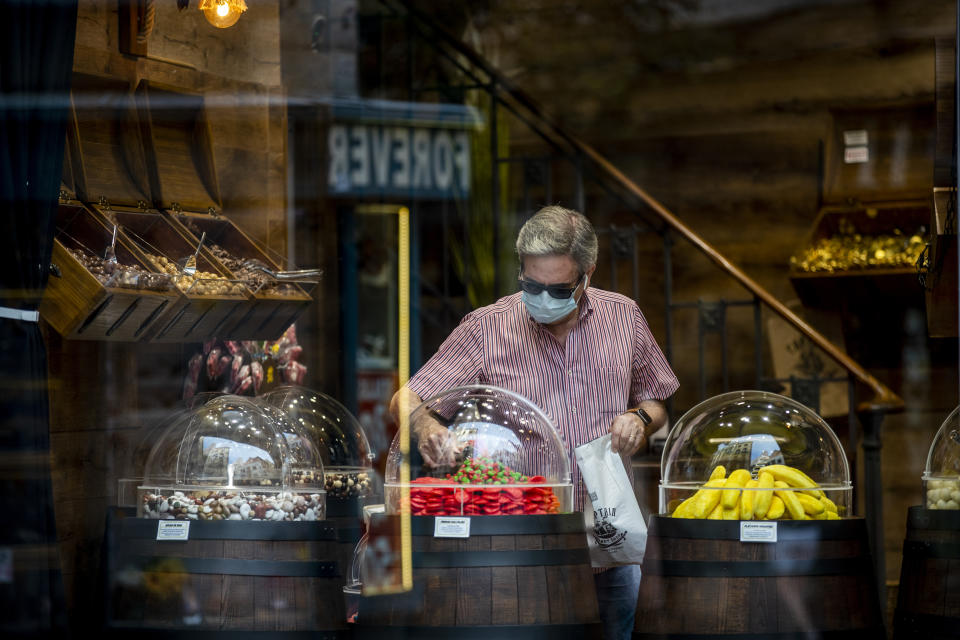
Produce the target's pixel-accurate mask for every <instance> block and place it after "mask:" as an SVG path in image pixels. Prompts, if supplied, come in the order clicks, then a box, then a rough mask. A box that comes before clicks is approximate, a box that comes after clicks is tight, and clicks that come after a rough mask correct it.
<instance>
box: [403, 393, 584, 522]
mask: <svg viewBox="0 0 960 640" xmlns="http://www.w3.org/2000/svg"><path fill="white" fill-rule="evenodd" d="M410 428H411V438H410V456H409V457H406V456H404V454H403V453H402V452H401V450H400V437H399V434H398V435H397V436H396V437H395V438H394V439H393V443H392V444H391V445H390V450H389V452H388V455H387V466H386V481H385V483H384V489H385V491H384V502H385V504H386V510H387V513H397V512H398V511H400V510H401V507H402V505H403V502H404V495H406V492H407V491H408V490H409V496H410V507H411V513H412V514H413V515H415V516H423V515H425V516H436V515H529V514H536V515H540V514H544V515H545V514H554V513H561V512H569V511H570V510H571V508H572V499H573V497H572V496H573V491H572V484H571V482H570V462H569V459H568V458H567V455H566V449H565V448H564V446H563V443H562V442H561V440H560V435H559V434H558V433H557V430H556V429H555V428H554V426H553V423H552V422H551V421H550V419H549V418H548V417H547V416H546V414H544V412H543V411H541V410H540V409H539V408H538V407H537V406H536V405H534V404H533V403H531V402H530V401H529V400H527V399H525V398H523V397H522V396H520V395H517V394H516V393H513V392H511V391H507V390H506V389H501V388H498V387H493V386H476V385H472V386H465V387H456V388H453V389H450V390H448V391H445V392H443V393H440V394H438V395H436V396H433V397H432V398H428V399H427V400H426V401H424V402H423V403H421V404H420V405H419V406H418V407H416V408H415V409H414V410H413V412H412V413H411V414H410ZM405 460H406V461H408V462H409V463H410V477H411V481H410V482H409V483H406V482H403V480H402V479H401V473H402V470H403V464H404V461H405Z"/></svg>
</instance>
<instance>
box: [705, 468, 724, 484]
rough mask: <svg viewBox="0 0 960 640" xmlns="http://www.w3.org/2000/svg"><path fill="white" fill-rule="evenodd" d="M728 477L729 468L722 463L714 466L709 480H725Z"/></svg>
mask: <svg viewBox="0 0 960 640" xmlns="http://www.w3.org/2000/svg"><path fill="white" fill-rule="evenodd" d="M726 477H727V469H726V468H725V467H724V466H723V465H722V464H718V465H717V466H715V467H714V468H713V471H712V472H711V473H710V478H708V480H707V481H708V482H709V481H710V480H723V479H724V478H726Z"/></svg>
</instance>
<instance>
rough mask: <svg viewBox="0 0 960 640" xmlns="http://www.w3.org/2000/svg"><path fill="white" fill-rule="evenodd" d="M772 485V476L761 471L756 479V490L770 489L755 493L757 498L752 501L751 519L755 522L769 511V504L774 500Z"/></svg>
mask: <svg viewBox="0 0 960 640" xmlns="http://www.w3.org/2000/svg"><path fill="white" fill-rule="evenodd" d="M773 483H774V478H773V474H772V473H767V472H766V471H762V470H761V471H760V476H759V477H758V478H757V488H759V489H770V491H757V497H756V498H754V500H753V517H754V518H756V519H757V520H759V519H761V518H763V517H764V516H766V515H767V511H768V510H769V509H770V502H771V500H772V499H773V498H774V495H773V491H772V489H773Z"/></svg>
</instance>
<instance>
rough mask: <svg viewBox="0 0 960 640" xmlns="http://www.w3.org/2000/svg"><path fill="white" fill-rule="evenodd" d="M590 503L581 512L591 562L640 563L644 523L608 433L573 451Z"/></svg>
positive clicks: (610, 564)
mask: <svg viewBox="0 0 960 640" xmlns="http://www.w3.org/2000/svg"><path fill="white" fill-rule="evenodd" d="M574 453H575V455H576V457H577V465H578V466H579V467H580V475H581V476H582V477H583V483H584V484H585V485H586V487H587V495H588V496H589V498H590V505H587V507H588V508H587V509H585V511H584V522H585V524H586V528H587V542H588V543H589V547H590V564H591V565H592V566H594V567H616V566H619V565H624V564H640V563H641V562H642V561H643V552H644V549H645V548H646V546H647V525H646V522H644V520H643V514H642V513H641V512H640V506H639V505H638V504H637V497H636V496H635V495H634V493H633V487H632V486H631V485H630V481H629V480H628V479H627V471H626V469H625V468H624V466H623V460H622V459H621V458H620V454H618V453H614V452H613V449H612V448H611V446H610V434H609V433H608V434H607V435H605V436H602V437H600V438H597V439H596V440H593V441H592V442H588V443H586V444H583V445H580V446H579V447H577V448H576V449H575V450H574Z"/></svg>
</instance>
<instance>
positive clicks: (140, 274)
mask: <svg viewBox="0 0 960 640" xmlns="http://www.w3.org/2000/svg"><path fill="white" fill-rule="evenodd" d="M67 251H69V252H70V255H72V256H73V257H74V258H76V259H77V261H78V262H79V263H80V264H82V265H83V266H84V268H85V269H86V270H87V271H89V272H90V273H91V274H92V275H93V277H94V278H96V279H97V281H98V282H100V283H101V284H102V285H104V286H106V287H121V288H124V289H149V290H151V291H166V290H168V289H169V288H170V276H168V275H167V274H165V273H151V272H149V271H147V270H146V269H143V268H141V267H139V266H136V265H124V264H119V263H117V262H110V261H108V260H104V259H103V258H101V257H99V256H96V255H93V254H90V253H86V252H84V251H80V250H78V249H67Z"/></svg>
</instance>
